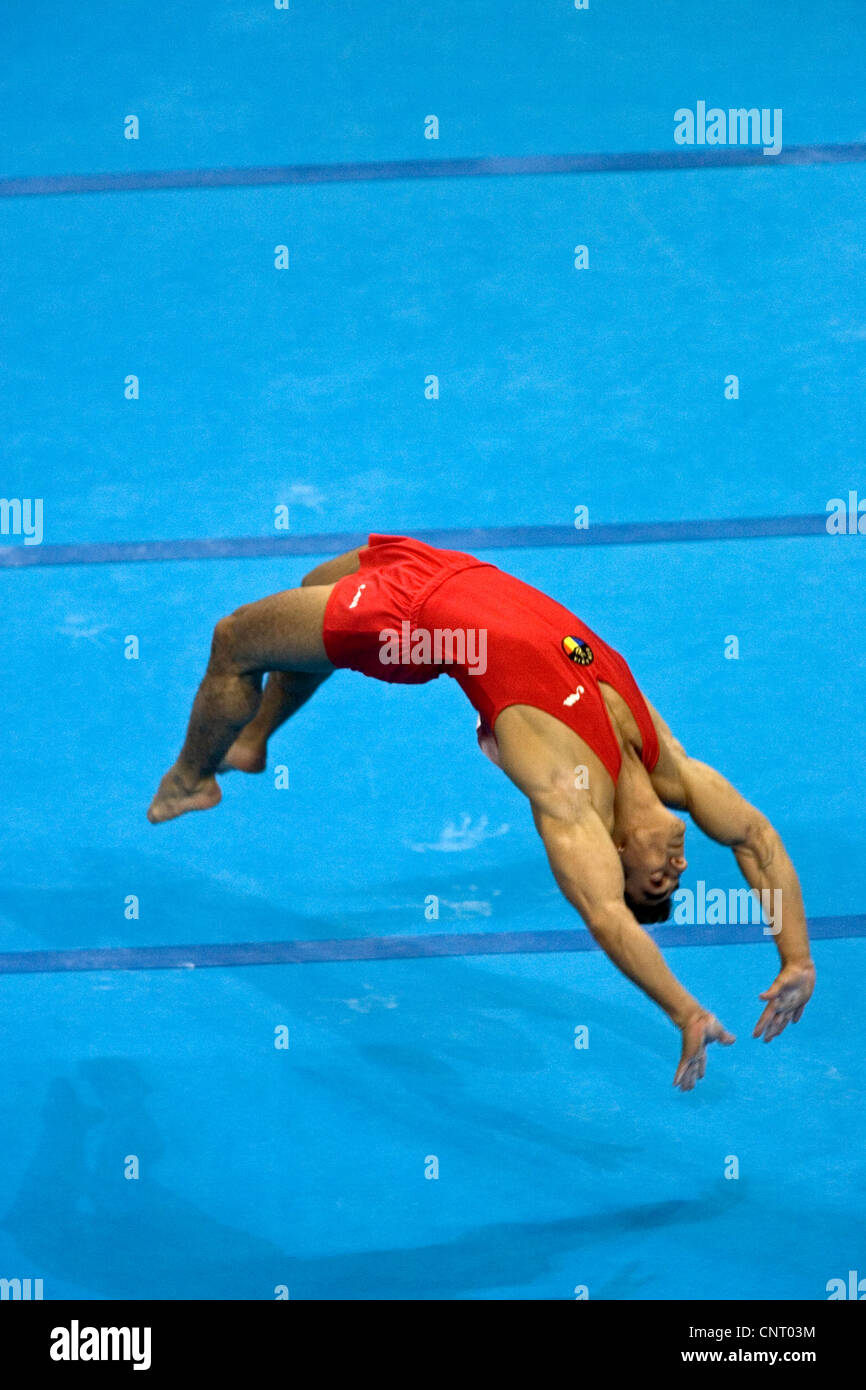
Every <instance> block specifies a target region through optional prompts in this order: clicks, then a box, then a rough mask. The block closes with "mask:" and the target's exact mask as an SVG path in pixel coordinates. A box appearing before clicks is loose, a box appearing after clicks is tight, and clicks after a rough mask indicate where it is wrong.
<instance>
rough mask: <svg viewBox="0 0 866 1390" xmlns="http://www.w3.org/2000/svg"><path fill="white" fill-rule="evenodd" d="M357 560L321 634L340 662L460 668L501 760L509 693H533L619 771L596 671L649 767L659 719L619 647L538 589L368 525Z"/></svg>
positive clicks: (485, 745)
mask: <svg viewBox="0 0 866 1390" xmlns="http://www.w3.org/2000/svg"><path fill="white" fill-rule="evenodd" d="M360 564H361V568H360V569H359V570H358V571H357V573H355V574H347V575H345V576H344V577H343V578H342V579H340V580H338V581H337V583H336V584H335V586H334V588H333V590H332V592H331V594H330V595H329V598H328V602H327V606H326V609H325V620H324V626H323V634H322V635H323V640H324V645H325V651H326V652H327V655H328V659H329V660H330V661H331V663H332V665H334V666H336V667H338V668H342V669H349V670H352V671H360V672H362V673H363V674H364V675H365V676H373V677H375V678H376V679H377V680H384V681H389V682H392V683H398V684H407V685H415V684H422V683H424V682H426V681H430V680H435V679H436V677H437V676H439V675H442V674H443V673H444V674H446V675H449V676H452V677H453V678H454V679H455V680H456V681H457V683H458V684H459V685H460V687H461V689H462V690H463V691H464V693H465V694H466V696H467V697H468V699H469V701H470V703H471V704H472V705H473V706H474V707H475V709H476V710H477V711H478V714H479V726H478V739H479V743H480V744H481V747H482V749H483V750H484V751H485V752H486V753H487V754H488V756H489V757H491V758H492V759H493V760H494V761H496V744H495V735H494V733H493V730H494V728H495V725H496V720H497V717H498V716H499V714H500V713H501V712H502V710H504V709H505V708H507V706H508V705H531V706H533V707H534V708H535V709H540V710H544V711H545V712H546V713H547V714H550V715H553V717H554V718H555V719H559V720H560V721H561V722H562V723H563V724H565V725H567V726H568V728H570V729H572V730H573V731H574V733H576V734H577V735H579V737H580V738H582V739H583V740H584V742H585V743H587V744H588V745H589V747H590V748H591V749H592V751H593V752H594V753H595V754H596V755H597V757H598V758H599V759H600V760H601V762H602V763H603V764H604V766H605V767H606V769H607V771H608V772H609V773H610V776H611V777H612V779H613V781H614V782H616V780H617V778H618V776H619V770H620V764H621V761H622V755H621V753H620V747H619V743H618V741H617V738H616V735H615V733H614V731H613V727H612V725H611V722H610V718H609V716H608V713H607V708H606V706H605V703H604V698H603V696H602V693H601V691H600V690H599V688H598V686H599V681H604V682H606V683H607V684H608V685H610V686H612V687H613V689H614V690H616V691H617V693H618V694H619V695H621V696H622V698H623V699H624V700H625V702H626V704H627V705H628V707H629V709H630V710H631V712H632V714H633V716H634V719H635V723H636V724H637V727H638V730H639V731H640V736H641V744H642V752H641V759H642V761H643V764H644V766H645V767H646V768H647V770H648V771H651V770H652V769H653V768H654V767H655V765H656V762H657V761H658V756H659V746H658V739H657V737H656V732H655V728H654V726H653V722H652V719H651V717H650V713H649V710H648V709H647V707H646V703H645V702H644V699H643V696H642V695H641V693H640V690H639V689H638V687H637V684H636V682H635V679H634V676H633V675H632V673H631V671H630V670H629V668H628V666H627V664H626V662H625V661H624V660H623V658H622V657H621V656H620V654H619V652H616V651H614V649H613V648H612V647H610V646H608V644H607V643H606V642H603V641H602V640H601V638H600V637H598V636H597V634H596V633H594V632H592V631H591V629H590V628H588V627H587V626H586V624H585V623H584V622H581V620H580V619H579V618H577V617H575V615H574V614H573V613H570V612H569V610H568V609H567V608H563V607H562V606H561V604H559V603H557V602H556V601H555V600H554V599H552V598H549V597H548V596H547V594H543V593H541V592H540V590H538V589H534V588H532V586H531V585H529V584H524V583H523V581H522V580H520V579H515V578H514V577H513V576H512V575H510V574H506V573H505V572H504V571H503V570H500V569H498V568H497V567H496V566H495V565H490V564H486V563H485V562H484V561H483V560H476V559H475V558H474V556H472V555H465V554H463V553H462V552H461V551H457V550H439V549H436V548H435V547H434V546H431V545H426V544H425V543H424V542H423V541H416V540H413V539H412V538H411V537H408V536H380V535H371V536H370V538H369V543H368V546H367V548H366V549H364V550H362V551H361V554H360Z"/></svg>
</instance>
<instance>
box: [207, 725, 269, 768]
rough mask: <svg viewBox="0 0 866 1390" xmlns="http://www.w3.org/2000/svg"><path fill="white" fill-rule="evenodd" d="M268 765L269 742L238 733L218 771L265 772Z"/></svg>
mask: <svg viewBox="0 0 866 1390" xmlns="http://www.w3.org/2000/svg"><path fill="white" fill-rule="evenodd" d="M267 765H268V746H267V744H266V743H262V742H261V741H260V740H258V739H251V738H244V735H243V734H238V736H237V738H236V739H235V741H234V743H233V744H232V746H231V748H230V749H229V751H228V752H227V753H226V755H225V757H224V758H223V760H222V762H221V763H220V765H219V767H218V768H217V772H264V770H265V768H266V767H267Z"/></svg>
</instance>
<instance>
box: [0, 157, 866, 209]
mask: <svg viewBox="0 0 866 1390" xmlns="http://www.w3.org/2000/svg"><path fill="white" fill-rule="evenodd" d="M864 160H866V144H863V143H852V144H838V145H790V146H789V147H788V148H787V149H784V148H783V149H781V150H780V151H779V153H778V154H775V155H766V154H765V153H764V150H763V148H762V147H761V146H756V147H752V146H741V145H733V146H714V147H712V148H706V147H705V148H695V149H688V150H686V149H677V150H636V151H633V152H631V153H622V154H616V153H611V154H604V153H597V154H546V155H545V154H539V155H482V156H477V157H471V156H470V157H467V158H457V159H383V160H365V161H362V162H357V163H344V164H274V165H260V166H258V167H255V168H249V169H151V170H141V171H135V170H127V171H123V172H119V171H118V172H114V173H103V174H35V175H25V176H22V177H20V178H3V179H0V197H3V198H33V197H47V196H53V195H57V194H63V193H132V192H147V191H150V192H153V191H157V190H159V189H168V188H175V189H177V188H250V187H266V186H267V185H273V184H322V183H359V182H369V181H372V180H393V179H455V178H483V177H487V178H491V177H494V178H495V177H499V178H501V177H504V176H511V177H513V176H515V175H526V174H536V175H538V174H625V173H663V172H666V171H672V170H678V169H728V168H747V167H750V166H751V167H754V166H755V165H757V166H759V167H760V168H762V169H766V168H770V167H772V166H773V165H779V164H783V165H788V166H790V165H821V164H852V163H860V162H862V161H864Z"/></svg>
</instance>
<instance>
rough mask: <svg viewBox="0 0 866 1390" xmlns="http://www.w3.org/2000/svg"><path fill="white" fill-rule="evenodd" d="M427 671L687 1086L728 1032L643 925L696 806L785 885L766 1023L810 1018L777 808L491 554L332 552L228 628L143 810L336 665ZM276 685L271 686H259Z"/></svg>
mask: <svg viewBox="0 0 866 1390" xmlns="http://www.w3.org/2000/svg"><path fill="white" fill-rule="evenodd" d="M341 668H342V669H350V670H354V671H360V672H362V673H363V674H364V675H367V676H373V677H375V678H376V679H378V680H384V681H390V682H397V683H402V684H420V683H423V682H425V681H429V680H433V679H435V677H437V676H439V675H441V674H443V673H444V674H448V675H450V676H452V677H453V678H454V679H455V680H456V681H457V682H458V684H459V685H460V687H461V688H462V690H463V691H464V693H465V694H466V695H467V696H468V698H469V700H470V702H471V704H472V705H473V706H474V707H475V709H476V710H477V712H478V715H479V721H478V741H479V744H480V746H481V748H482V750H483V751H484V752H485V753H486V754H487V756H488V757H489V758H491V760H492V761H493V762H495V763H496V765H497V766H498V767H501V768H502V770H503V772H505V774H506V775H507V776H508V777H509V778H510V779H511V781H512V782H514V784H515V785H516V786H517V787H518V788H519V790H520V791H522V792H523V793H524V795H525V796H527V797H528V798H529V803H530V807H531V810H532V816H533V819H534V821H535V826H536V828H537V830H538V833H539V835H540V836H541V839H542V842H543V844H544V848H545V850H546V852H547V857H548V859H549V861H550V866H551V869H552V871H553V875H554V877H555V879H556V882H557V884H558V885H559V887H560V889H561V891H562V893H563V894H564V896H565V897H566V898H567V899H568V901H569V902H570V903H571V904H572V906H573V907H575V908H576V909H577V911H578V912H579V913H580V916H581V917H582V918H583V920H584V922H585V923H586V925H587V927H588V928H589V930H590V932H591V933H592V935H593V937H594V938H595V940H596V941H597V942H598V944H599V946H600V947H601V948H602V949H603V950H604V951H605V952H606V954H607V955H608V956H609V957H610V959H611V960H612V961H613V962H614V964H615V965H617V966H618V967H619V969H620V970H621V971H622V972H623V974H625V975H627V976H628V978H629V979H630V980H632V981H634V983H635V984H636V985H638V986H639V987H640V988H641V989H642V990H643V991H644V993H645V994H647V995H648V996H649V997H650V998H651V999H653V1000H654V1001H655V1003H656V1004H658V1005H659V1006H660V1008H662V1009H663V1010H664V1012H665V1013H666V1014H667V1015H668V1017H669V1018H670V1019H671V1021H672V1022H673V1023H674V1024H675V1025H676V1026H677V1027H678V1028H679V1029H680V1031H681V1034H682V1054H681V1057H680V1062H679V1065H678V1067H677V1071H676V1075H675V1076H674V1085H675V1086H678V1087H680V1089H681V1090H683V1091H689V1090H691V1089H692V1088H693V1087H694V1085H695V1082H696V1081H697V1080H698V1079H699V1078H700V1077H702V1076H703V1075H704V1071H705V1069H706V1045H707V1043H711V1042H720V1043H723V1044H726V1045H727V1044H730V1043H732V1042H734V1038H733V1036H732V1035H731V1034H730V1033H729V1032H727V1031H726V1029H725V1028H723V1027H722V1025H721V1024H720V1023H719V1021H718V1019H717V1018H715V1017H714V1015H713V1014H712V1013H710V1012H708V1011H707V1010H706V1009H704V1008H703V1007H702V1006H701V1005H700V1004H699V1003H698V1001H697V1000H696V999H695V998H693V996H692V995H690V994H689V993H688V991H687V990H686V989H684V987H683V986H682V985H681V984H680V983H679V981H678V980H677V979H676V977H675V976H674V974H673V973H672V972H671V970H670V969H669V968H668V966H667V965H666V963H665V961H664V958H663V956H662V954H661V952H660V951H659V949H658V947H657V946H656V944H655V942H654V941H653V940H652V938H651V937H650V936H649V934H648V933H647V932H646V931H644V930H643V927H642V926H641V925H640V924H641V923H651V922H658V921H663V920H665V919H666V918H667V916H668V914H669V911H670V899H671V894H672V893H673V892H674V891H675V890H676V888H677V887H678V884H679V879H680V875H681V874H682V873H683V871H684V870H685V868H686V860H685V857H684V837H685V831H686V826H685V823H684V821H682V820H681V819H680V817H679V816H678V815H677V814H676V812H677V811H679V810H684V811H688V813H689V814H690V816H691V817H692V819H693V820H694V822H695V824H696V825H697V826H698V827H699V828H700V829H701V830H702V831H703V832H704V833H705V834H706V835H708V836H709V837H710V839H713V840H716V841H718V843H719V844H723V845H727V846H729V847H730V848H731V849H732V850H733V852H734V857H735V858H736V861H737V864H738V865H739V867H740V870H741V871H742V874H743V876H744V878H745V880H746V882H747V884H748V885H749V888H750V889H753V890H756V891H757V892H758V893H759V894H761V897H762V901H766V899H765V898H764V897H763V894H764V893H765V892H772V893H780V895H781V896H780V897H779V898H774V899H773V901H775V902H779V903H781V911H777V912H776V913H775V915H774V920H773V925H772V933H773V937H774V940H775V942H776V945H777V947H778V951H779V955H780V958H781V969H780V972H779V974H778V975H777V977H776V979H775V980H774V981H773V984H772V985H771V986H770V988H769V989H768V990H766V991H765V992H764V993H763V994H762V995H761V996H760V998H761V999H762V1000H764V1001H765V1007H764V1009H763V1012H762V1013H761V1016H760V1018H759V1019H758V1022H757V1025H756V1027H755V1030H754V1034H753V1036H754V1037H756V1038H758V1037H763V1039H764V1041H765V1042H770V1041H771V1039H772V1038H775V1037H777V1036H778V1035H779V1033H781V1032H782V1030H783V1029H784V1028H785V1027H787V1025H788V1024H789V1023H796V1022H798V1020H799V1018H800V1016H801V1014H802V1012H803V1009H804V1008H805V1006H806V1004H807V1002H808V1000H809V998H810V996H811V994H812V990H813V988H814V982H815V967H814V965H813V963H812V960H811V956H810V951H809V937H808V932H807V928H806V916H805V911H804V907H803V897H802V893H801V891H800V884H799V881H798V878H797V874H796V871H795V869H794V866H793V864H792V863H791V860H790V858H789V857H788V854H787V852H786V850H785V847H784V845H783V844H782V841H781V838H780V837H779V834H778V833H777V831H776V830H775V829H774V828H773V826H772V825H771V824H770V822H769V821H768V820H767V818H766V816H764V815H762V814H761V812H760V811H758V810H756V809H755V807H754V806H751V805H750V804H749V803H748V802H747V801H746V800H745V798H744V797H742V796H741V795H740V794H739V792H737V791H736V790H735V789H734V787H732V786H731V784H730V783H729V782H727V781H726V780H725V778H724V777H722V776H721V775H720V774H719V773H718V772H715V771H714V770H713V769H712V768H711V767H708V766H707V765H706V764H705V763H701V762H698V761H696V760H695V759H694V758H690V757H689V756H688V754H687V753H686V752H685V750H684V749H683V748H682V746H681V745H680V744H679V743H678V742H677V740H676V739H675V738H674V736H673V735H672V733H671V731H670V729H669V728H668V726H667V725H666V724H665V722H664V720H663V719H662V718H661V717H660V715H659V714H658V713H657V711H656V710H655V709H653V707H652V705H650V704H649V702H648V701H647V700H646V699H644V697H643V696H642V695H641V692H640V690H639V689H638V687H637V684H636V683H635V680H634V677H633V676H632V674H631V671H630V670H629V668H628V666H627V664H626V662H625V661H624V660H623V658H622V657H621V656H620V655H619V653H618V652H615V651H614V650H613V648H612V647H610V646H608V645H607V644H606V643H605V642H603V641H602V639H601V638H600V637H598V636H597V635H596V634H595V633H594V632H592V631H591V630H590V629H589V628H588V627H587V626H586V624H585V623H583V622H581V620H580V619H579V618H576V617H575V616H574V614H573V613H571V612H569V611H568V609H566V608H563V607H562V606H561V605H560V604H558V603H557V602H556V601H555V600H554V599H551V598H548V596H547V595H546V594H543V593H541V592H540V591H539V590H538V589H534V588H532V587H531V586H530V585H528V584H525V583H523V582H522V581H521V580H519V579H515V578H513V577H512V576H511V575H509V574H506V573H505V572H504V571H503V570H500V569H498V568H497V567H496V566H494V565H491V564H487V563H485V562H484V561H481V560H477V559H475V558H474V557H473V556H471V555H465V554H462V553H461V552H459V551H453V550H441V549H437V548H435V547H433V546H430V545H427V544H425V543H424V542H422V541H418V540H413V539H411V538H410V537H405V536H384V535H371V536H370V538H369V542H368V544H367V545H366V546H362V547H360V548H359V549H357V550H351V551H349V552H348V553H347V554H345V555H341V556H339V557H338V558H336V559H334V560H329V561H327V562H326V563H325V564H323V565H319V566H318V567H317V568H316V569H314V570H313V571H312V572H311V573H310V574H308V575H306V576H305V578H304V579H303V581H302V584H301V587H300V588H298V589H288V590H286V591H285V592H283V593H279V594H273V595H272V596H271V597H269V598H264V599H261V600H260V601H259V602H257V603H250V604H245V605H244V606H243V607H241V608H239V609H237V610H236V612H234V613H232V614H230V615H229V616H228V617H226V618H222V619H221V620H220V621H219V622H218V623H217V625H216V628H215V630H214V634H213V642H212V646H211V653H210V660H209V662H208V667H207V671H206V673H205V677H204V680H203V681H202V683H201V686H200V687H199V691H198V694H197V695H196V698H195V701H194V703H193V707H192V713H191V716H190V722H189V728H188V731H187V736H186V741H185V743H184V745H183V748H182V749H181V752H180V755H179V757H178V759H177V762H176V763H175V764H174V766H173V767H172V768H170V769H169V771H168V772H167V773H166V774H165V776H164V777H163V779H162V781H161V782H160V785H159V788H158V790H157V793H156V796H155V797H154V799H153V802H152V803H151V806H150V809H149V811H148V818H149V819H150V820H151V821H152V822H154V823H158V822H161V821H167V820H172V819H174V818H175V817H176V816H181V815H183V814H184V813H185V812H186V811H203V810H208V809H209V808H210V807H212V806H215V805H216V804H217V802H218V801H219V800H220V796H221V792H220V789H219V786H218V784H217V780H216V777H217V774H218V773H221V772H226V771H229V770H230V769H239V770H241V771H244V772H261V771H263V770H264V768H265V764H266V756H267V744H268V739H269V738H270V736H271V734H272V733H273V732H274V730H275V729H277V728H279V726H280V725H281V724H283V723H284V722H285V720H287V719H288V718H289V716H290V715H292V714H294V713H295V711H296V710H297V709H299V708H300V706H301V705H303V704H304V703H305V702H306V701H307V700H308V699H309V698H310V696H311V695H312V694H313V692H314V691H315V690H316V688H317V686H319V685H321V683H322V681H324V680H326V679H327V677H328V676H329V675H330V674H331V672H332V671H334V670H338V669H341ZM265 676H267V681H266V683H265V685H264V690H263V689H262V682H263V679H264V677H265Z"/></svg>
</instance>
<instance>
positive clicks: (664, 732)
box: [653, 710, 815, 1042]
mask: <svg viewBox="0 0 866 1390" xmlns="http://www.w3.org/2000/svg"><path fill="white" fill-rule="evenodd" d="M653 719H654V721H655V722H656V727H657V728H658V730H659V735H660V737H659V746H660V749H661V752H660V756H659V763H658V766H657V768H656V769H655V770H654V772H653V785H654V786H656V788H657V790H658V794H659V796H660V797H661V799H662V800H663V801H664V802H665V803H666V805H668V806H676V807H678V808H679V809H681V810H686V811H688V812H689V814H690V815H691V817H692V819H693V821H694V822H695V824H696V825H697V826H698V827H699V828H700V829H701V830H703V832H704V834H705V835H708V836H709V837H710V839H711V840H715V841H716V842H717V843H718V844H721V845H727V846H728V847H729V848H730V849H732V850H733V852H734V858H735V859H736V861H737V864H738V865H739V867H740V870H741V872H742V874H743V877H744V878H745V880H746V882H747V883H748V885H749V887H750V888H753V889H756V890H757V892H759V893H760V894H761V895H762V899H761V900H762V902H764V903H767V904H768V905H770V907H771V911H772V917H773V920H772V924H771V926H770V931H771V934H772V935H773V936H774V938H775V941H776V946H777V947H778V950H779V956H780V958H781V964H782V968H781V970H780V971H779V974H778V975H777V976H776V978H775V980H774V981H773V983H772V985H771V986H770V988H769V989H768V990H765V991H764V993H763V994H762V995H760V998H761V999H763V1000H764V1001H765V1007H764V1011H763V1013H762V1014H761V1016H760V1018H759V1019H758V1022H757V1024H756V1025H755V1031H754V1033H753V1037H756V1038H760V1037H763V1039H764V1042H770V1041H771V1040H772V1039H773V1038H775V1037H778V1035H779V1034H780V1033H781V1032H782V1031H783V1029H785V1028H786V1027H787V1026H788V1024H789V1023H797V1022H799V1020H800V1017H801V1015H802V1013H803V1010H804V1009H805V1007H806V1005H807V1003H808V1002H809V999H810V997H811V995H812V990H813V989H814V987H815V966H814V964H813V962H812V959H811V955H810V951H809V933H808V929H807V926H806V912H805V908H804V906H803V894H802V891H801V888H800V881H799V879H798V877H797V871H796V869H795V868H794V865H793V864H792V862H791V859H790V856H789V855H788V852H787V850H786V849H785V846H784V845H783V843H782V839H781V836H780V835H779V833H778V831H777V830H776V829H775V828H774V827H773V826H772V825H771V824H770V822H769V820H768V819H767V817H766V816H765V815H763V814H762V813H761V812H760V811H758V810H757V809H756V808H755V807H754V806H752V805H750V804H749V802H748V801H747V800H746V798H745V797H744V796H741V795H740V793H739V792H738V791H737V789H736V788H735V787H733V786H731V783H730V782H728V781H727V780H726V779H725V778H724V777H722V775H721V774H720V773H718V772H716V770H715V769H714V768H712V767H709V766H708V765H707V764H706V763H702V762H699V761H698V760H697V759H696V758H690V757H689V756H688V754H687V753H686V751H685V749H684V748H683V746H682V744H680V743H678V742H677V740H676V739H675V738H674V737H673V735H672V734H671V731H670V729H668V727H667V725H666V724H665V723H664V721H663V720H662V719H661V718H660V716H658V715H657V714H656V712H655V711H654V710H653ZM765 894H766V895H768V896H764V895H765Z"/></svg>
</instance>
